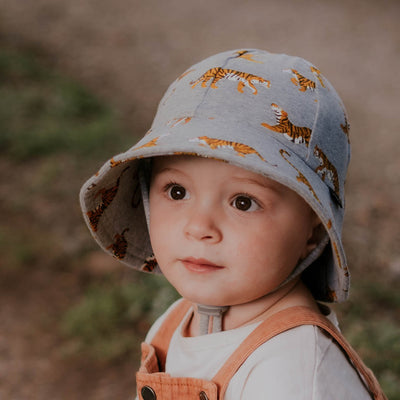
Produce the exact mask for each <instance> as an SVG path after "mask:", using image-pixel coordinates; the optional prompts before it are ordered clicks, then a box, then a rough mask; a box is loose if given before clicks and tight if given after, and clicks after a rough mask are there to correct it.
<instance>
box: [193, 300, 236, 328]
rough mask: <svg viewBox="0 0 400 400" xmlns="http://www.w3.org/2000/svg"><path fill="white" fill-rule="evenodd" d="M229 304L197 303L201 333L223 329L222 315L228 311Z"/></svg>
mask: <svg viewBox="0 0 400 400" xmlns="http://www.w3.org/2000/svg"><path fill="white" fill-rule="evenodd" d="M228 309H229V306H205V305H203V304H198V305H197V312H198V313H199V314H200V335H207V334H208V333H216V332H221V331H222V316H223V314H224V313H225V312H227V311H228Z"/></svg>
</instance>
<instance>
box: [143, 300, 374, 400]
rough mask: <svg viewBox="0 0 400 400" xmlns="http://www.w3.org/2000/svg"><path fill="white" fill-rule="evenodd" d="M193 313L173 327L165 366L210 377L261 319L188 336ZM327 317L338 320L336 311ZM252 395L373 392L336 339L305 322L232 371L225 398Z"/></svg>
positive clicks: (362, 395)
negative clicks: (188, 321)
mask: <svg viewBox="0 0 400 400" xmlns="http://www.w3.org/2000/svg"><path fill="white" fill-rule="evenodd" d="M172 307H174V305H172V306H171V308H172ZM171 308H170V309H171ZM168 312H169V310H167V312H166V313H165V314H163V315H162V316H161V317H160V318H159V319H158V320H157V321H156V322H155V324H154V325H153V326H152V328H151V329H150V331H149V333H148V335H147V337H146V342H147V343H150V342H151V339H152V338H153V336H154V335H155V333H156V332H157V330H158V328H159V327H160V325H161V323H162V321H163V320H164V318H165V316H166V315H167V314H168ZM189 316H190V312H189V314H188V315H187V316H186V318H184V319H183V321H182V323H181V324H180V326H179V327H178V329H177V330H176V331H175V332H174V334H173V336H172V339H171V343H170V347H169V349H168V355H167V361H166V372H167V373H168V374H170V375H171V376H173V377H192V378H201V379H207V380H211V379H212V378H213V377H214V375H215V374H216V373H217V372H218V370H219V369H220V368H221V367H222V365H223V364H224V363H225V361H226V360H227V359H228V358H229V356H230V355H231V354H232V353H233V352H234V351H235V350H236V349H237V347H238V346H239V345H240V343H241V342H242V341H243V340H244V339H245V338H246V337H247V336H248V335H249V334H250V333H251V332H252V331H253V330H254V329H255V328H256V327H257V325H258V323H257V324H252V325H248V326H244V327H240V328H237V329H232V330H229V331H223V332H218V333H212V334H208V335H204V336H197V337H184V336H182V326H183V325H184V324H185V322H186V319H187V318H188V317H189ZM328 318H329V319H330V320H331V322H333V323H334V324H335V325H336V326H337V320H336V316H335V315H334V313H332V312H331V314H330V315H329V316H328ZM249 399H257V400H262V399H265V400H267V399H268V400H269V399H271V400H338V399H346V400H364V399H369V400H370V399H371V397H370V395H369V394H368V391H367V390H366V389H365V386H364V384H363V383H362V381H361V379H360V377H359V375H358V373H357V372H356V371H355V369H354V368H353V367H352V366H351V364H350V363H349V362H348V360H347V358H346V357H345V355H344V354H343V352H342V351H341V350H340V349H339V347H338V346H337V345H336V344H335V343H334V342H333V341H332V339H331V338H330V337H327V336H326V335H325V334H324V333H323V332H322V331H321V330H320V329H319V328H317V327H314V326H311V325H304V326H300V327H297V328H294V329H290V330H288V331H286V332H284V333H281V334H279V335H278V336H275V337H274V338H272V339H270V340H269V341H267V342H266V343H264V344H263V345H261V346H260V347H259V348H257V350H255V351H254V352H253V353H252V354H251V355H250V357H249V358H248V359H247V360H246V361H245V363H244V364H243V365H242V366H241V367H240V368H239V370H238V371H237V372H236V374H235V375H234V376H233V378H232V379H231V381H230V383H229V385H228V388H227V391H226V394H225V400H249Z"/></svg>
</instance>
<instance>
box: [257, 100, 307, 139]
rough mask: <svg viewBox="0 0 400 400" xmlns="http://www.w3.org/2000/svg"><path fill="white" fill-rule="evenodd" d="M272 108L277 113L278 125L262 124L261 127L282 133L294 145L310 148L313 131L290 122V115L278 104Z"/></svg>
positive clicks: (273, 104)
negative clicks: (303, 144)
mask: <svg viewBox="0 0 400 400" xmlns="http://www.w3.org/2000/svg"><path fill="white" fill-rule="evenodd" d="M271 108H272V110H273V111H274V113H275V118H276V123H277V125H269V124H267V123H266V122H263V123H261V125H262V126H263V127H264V128H267V129H271V130H272V131H274V132H279V133H282V134H283V135H284V136H285V137H286V138H287V139H289V140H290V141H291V142H293V143H305V145H306V146H307V147H308V145H309V143H310V139H311V133H312V130H311V129H310V128H307V127H306V126H296V125H293V124H292V123H291V122H290V120H289V117H288V113H287V112H286V111H285V110H283V109H282V108H281V107H279V106H278V105H277V104H275V103H272V104H271Z"/></svg>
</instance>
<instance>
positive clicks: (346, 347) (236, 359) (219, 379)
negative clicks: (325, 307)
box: [213, 306, 387, 400]
mask: <svg viewBox="0 0 400 400" xmlns="http://www.w3.org/2000/svg"><path fill="white" fill-rule="evenodd" d="M300 325H314V326H318V327H319V328H321V329H323V330H324V331H325V332H327V333H328V334H329V335H330V336H331V337H332V338H333V339H334V340H335V341H336V342H337V343H338V344H339V347H340V348H341V349H342V350H343V352H344V353H345V354H346V355H347V357H348V358H349V359H350V361H351V363H352V364H353V366H354V368H355V369H356V370H357V371H358V373H359V374H360V375H361V376H362V378H363V379H364V381H365V383H366V386H367V388H368V390H369V392H370V394H371V396H373V398H374V399H375V400H387V399H386V396H385V395H384V394H383V392H382V390H381V388H380V386H379V383H378V381H377V380H376V378H375V376H374V374H373V373H372V371H371V370H370V369H368V368H367V367H366V366H365V364H364V363H363V361H362V360H361V358H360V357H359V355H358V354H357V353H356V352H355V350H354V349H353V348H352V347H351V346H350V344H349V343H348V342H347V340H346V339H345V338H344V336H343V335H342V334H341V333H340V332H339V331H338V329H337V328H336V327H335V326H334V325H333V324H332V323H331V322H330V321H329V320H328V319H327V318H325V317H324V316H323V315H322V314H319V313H317V312H315V311H313V310H311V309H310V308H307V307H302V306H296V307H290V308H287V309H285V310H282V311H280V312H277V313H276V314H274V315H272V316H271V317H269V318H267V319H266V320H265V321H264V322H262V323H261V324H260V325H259V326H258V327H257V328H256V329H255V330H254V331H253V332H252V333H251V334H250V335H249V336H248V337H247V338H246V339H245V340H244V341H243V342H242V343H241V345H240V346H239V347H238V349H237V350H236V351H235V352H234V353H233V354H232V355H231V356H230V357H229V359H228V361H227V362H226V363H225V364H224V365H223V366H222V368H221V369H220V370H219V371H218V373H217V374H216V375H215V377H214V378H213V382H215V383H216V384H217V385H218V387H219V398H220V399H223V398H224V395H225V391H226V389H227V387H228V384H229V382H230V380H231V378H232V377H233V375H234V374H235V373H236V372H237V370H238V369H239V368H240V366H241V365H242V364H243V363H244V362H245V361H246V359H247V358H248V357H249V356H250V354H251V353H253V352H254V351H255V350H256V349H257V348H258V347H259V346H261V345H262V344H263V343H265V342H266V341H268V340H269V339H271V338H273V337H274V336H276V335H278V334H280V333H282V332H285V331H287V330H289V329H292V328H295V327H297V326H300Z"/></svg>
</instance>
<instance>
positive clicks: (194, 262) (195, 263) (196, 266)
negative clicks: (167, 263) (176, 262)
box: [180, 257, 224, 272]
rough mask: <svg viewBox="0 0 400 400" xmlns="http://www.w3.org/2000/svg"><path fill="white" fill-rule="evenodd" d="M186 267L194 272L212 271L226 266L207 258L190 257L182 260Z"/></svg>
mask: <svg viewBox="0 0 400 400" xmlns="http://www.w3.org/2000/svg"><path fill="white" fill-rule="evenodd" d="M180 261H181V262H182V264H183V265H184V266H185V268H186V269H188V270H189V271H192V272H212V271H217V270H220V269H222V268H224V267H223V266H221V265H217V264H214V263H213V262H211V261H209V260H207V259H205V258H195V257H188V258H184V259H181V260H180Z"/></svg>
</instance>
